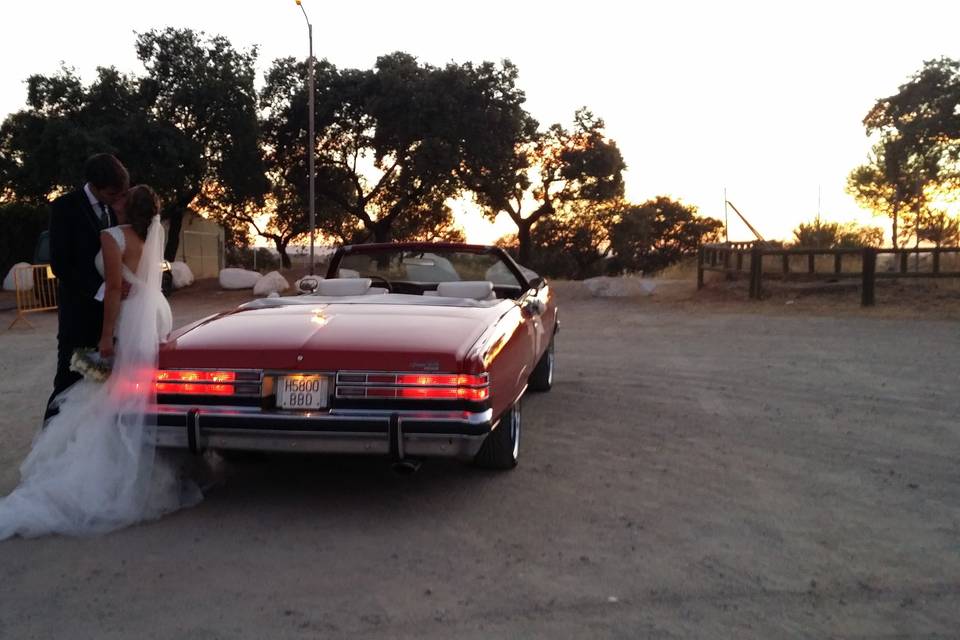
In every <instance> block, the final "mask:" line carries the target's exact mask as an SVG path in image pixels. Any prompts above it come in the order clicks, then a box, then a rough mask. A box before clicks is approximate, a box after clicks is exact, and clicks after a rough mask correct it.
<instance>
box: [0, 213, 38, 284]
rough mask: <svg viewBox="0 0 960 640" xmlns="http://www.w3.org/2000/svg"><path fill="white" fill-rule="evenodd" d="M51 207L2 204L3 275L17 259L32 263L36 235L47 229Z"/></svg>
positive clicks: (0, 262) (0, 268) (0, 251)
mask: <svg viewBox="0 0 960 640" xmlns="http://www.w3.org/2000/svg"><path fill="white" fill-rule="evenodd" d="M49 222H50V210H49V208H48V207H47V206H45V205H40V206H36V205H32V204H24V203H21V202H7V203H2V204H0V229H3V233H0V277H4V276H6V274H7V272H8V271H10V268H11V267H12V266H13V265H15V264H17V263H18V262H33V251H34V248H35V247H36V245H37V238H38V237H39V236H40V233H41V232H42V231H46V229H47V227H48V226H49Z"/></svg>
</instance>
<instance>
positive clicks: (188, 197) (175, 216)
mask: <svg viewBox="0 0 960 640" xmlns="http://www.w3.org/2000/svg"><path fill="white" fill-rule="evenodd" d="M198 193H200V190H199V189H191V190H190V191H188V192H187V193H185V194H183V195H181V196H179V197H178V198H176V199H175V200H174V202H173V204H171V205H170V206H168V207H166V209H164V211H163V215H162V216H161V217H163V218H166V219H167V220H168V221H169V222H170V228H169V229H168V230H167V244H166V246H165V247H164V249H163V259H164V260H169V261H171V262H172V261H174V260H176V258H177V250H178V249H179V248H180V230H181V229H182V228H183V214H184V213H186V212H187V207H188V206H189V205H190V203H191V202H193V199H194V198H196V197H197V194H198Z"/></svg>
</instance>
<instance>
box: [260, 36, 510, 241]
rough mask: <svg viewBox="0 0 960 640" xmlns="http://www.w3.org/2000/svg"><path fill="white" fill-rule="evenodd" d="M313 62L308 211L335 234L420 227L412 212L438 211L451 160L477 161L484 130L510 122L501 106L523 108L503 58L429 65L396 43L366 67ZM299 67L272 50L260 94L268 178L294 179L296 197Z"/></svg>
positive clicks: (301, 158) (302, 171)
mask: <svg viewBox="0 0 960 640" xmlns="http://www.w3.org/2000/svg"><path fill="white" fill-rule="evenodd" d="M314 68H315V73H316V86H317V98H316V123H317V126H316V128H317V133H318V140H317V182H316V190H317V213H318V216H317V219H318V227H319V228H321V229H322V230H323V231H324V232H325V233H326V234H328V235H331V236H334V237H341V238H347V237H350V238H359V239H361V240H374V241H378V242H385V241H389V240H390V239H392V238H394V237H399V236H398V234H400V235H402V236H403V237H408V238H409V237H422V236H424V234H426V235H429V232H430V230H429V229H428V228H426V227H421V228H417V224H418V222H417V221H418V220H419V221H420V222H419V224H421V225H433V224H435V223H436V222H438V221H442V220H444V219H445V218H444V216H445V215H447V214H444V212H445V211H447V209H446V207H445V203H446V201H447V200H448V199H449V198H452V197H454V196H456V195H458V194H459V193H460V192H461V191H462V189H463V182H462V180H461V178H460V173H461V171H463V170H464V167H469V170H470V171H473V170H477V171H479V170H480V169H479V168H478V167H477V164H478V163H479V162H480V161H482V159H483V158H485V157H487V155H489V153H490V152H489V151H487V150H485V149H486V147H487V146H488V145H489V141H488V140H485V139H488V138H493V139H496V138H498V137H502V136H501V134H500V133H499V132H500V130H502V129H503V128H504V127H508V126H509V124H504V123H505V122H507V120H504V119H502V118H500V117H499V116H500V115H502V114H504V113H511V112H517V111H518V110H519V111H520V112H522V109H520V107H519V105H520V103H521V102H522V100H523V94H522V92H519V91H517V90H516V89H515V87H514V85H513V83H514V81H515V79H516V69H515V68H514V67H513V66H512V65H511V64H510V63H509V62H504V63H503V64H502V65H501V66H497V65H494V64H492V63H483V64H481V65H478V66H474V65H473V64H471V63H466V64H463V65H457V64H454V63H451V64H448V65H447V66H446V67H443V68H437V67H433V66H431V65H425V64H420V63H418V62H417V60H416V59H415V58H414V57H412V56H410V55H408V54H405V53H400V52H398V53H393V54H390V55H386V56H382V57H380V58H378V60H377V63H376V66H375V68H374V69H372V70H358V69H344V70H340V69H337V68H336V67H335V66H333V65H331V64H330V63H329V62H327V61H322V62H321V63H320V64H318V65H315V67H314ZM304 74H305V65H304V64H303V63H300V62H296V61H294V60H293V59H291V58H286V59H282V60H277V61H275V62H274V64H273V66H272V67H271V69H270V70H269V72H268V73H267V82H266V86H265V87H264V90H263V92H262V94H261V98H262V106H263V108H264V110H265V112H266V117H265V120H264V123H263V128H264V132H265V144H266V147H267V163H268V167H269V175H270V177H271V181H272V182H273V184H274V185H277V184H278V183H280V182H284V183H287V184H289V185H292V186H291V188H293V189H295V190H298V193H301V196H300V200H301V201H302V202H303V203H304V204H306V196H305V195H302V194H303V192H304V191H305V190H306V188H307V185H308V183H307V171H306V156H307V153H306V146H305V143H306V131H305V129H306V126H305V125H306V117H305V114H306V105H307V99H306V93H305V91H304V89H303V84H304V83H303V77H304ZM498 114H499V115H498ZM301 185H302V186H301ZM305 208H306V207H304V209H305ZM438 216H439V218H438Z"/></svg>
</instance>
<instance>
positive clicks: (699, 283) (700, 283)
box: [697, 247, 706, 291]
mask: <svg viewBox="0 0 960 640" xmlns="http://www.w3.org/2000/svg"><path fill="white" fill-rule="evenodd" d="M704 252H706V248H705V247H700V248H699V249H697V291H699V290H700V289H703V254H704Z"/></svg>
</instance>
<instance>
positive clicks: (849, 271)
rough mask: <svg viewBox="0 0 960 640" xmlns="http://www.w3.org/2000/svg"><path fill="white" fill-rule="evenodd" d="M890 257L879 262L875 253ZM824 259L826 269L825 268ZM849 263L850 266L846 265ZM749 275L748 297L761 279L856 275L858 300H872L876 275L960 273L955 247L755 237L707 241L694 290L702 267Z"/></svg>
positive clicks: (759, 288) (756, 294)
mask: <svg viewBox="0 0 960 640" xmlns="http://www.w3.org/2000/svg"><path fill="white" fill-rule="evenodd" d="M886 256H891V259H889V260H882V261H881V268H879V269H878V267H877V264H878V258H884V257H886ZM824 263H826V268H824ZM851 267H853V268H851ZM706 271H716V272H720V273H723V274H725V275H726V277H727V279H730V280H736V279H738V278H740V277H743V276H749V278H750V297H751V298H754V299H756V298H760V297H761V296H762V295H763V280H764V279H771V280H772V279H777V280H839V279H851V278H857V279H859V280H860V282H861V284H860V290H861V303H862V304H863V306H871V305H873V304H874V303H875V301H876V296H875V291H876V280H877V278H960V247H919V248H913V249H875V248H872V247H868V248H863V249H784V248H780V247H771V246H769V245H765V244H763V243H760V242H729V243H718V244H708V245H704V246H703V247H701V248H700V252H699V254H698V256H697V289H702V288H703V286H704V272H706Z"/></svg>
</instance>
